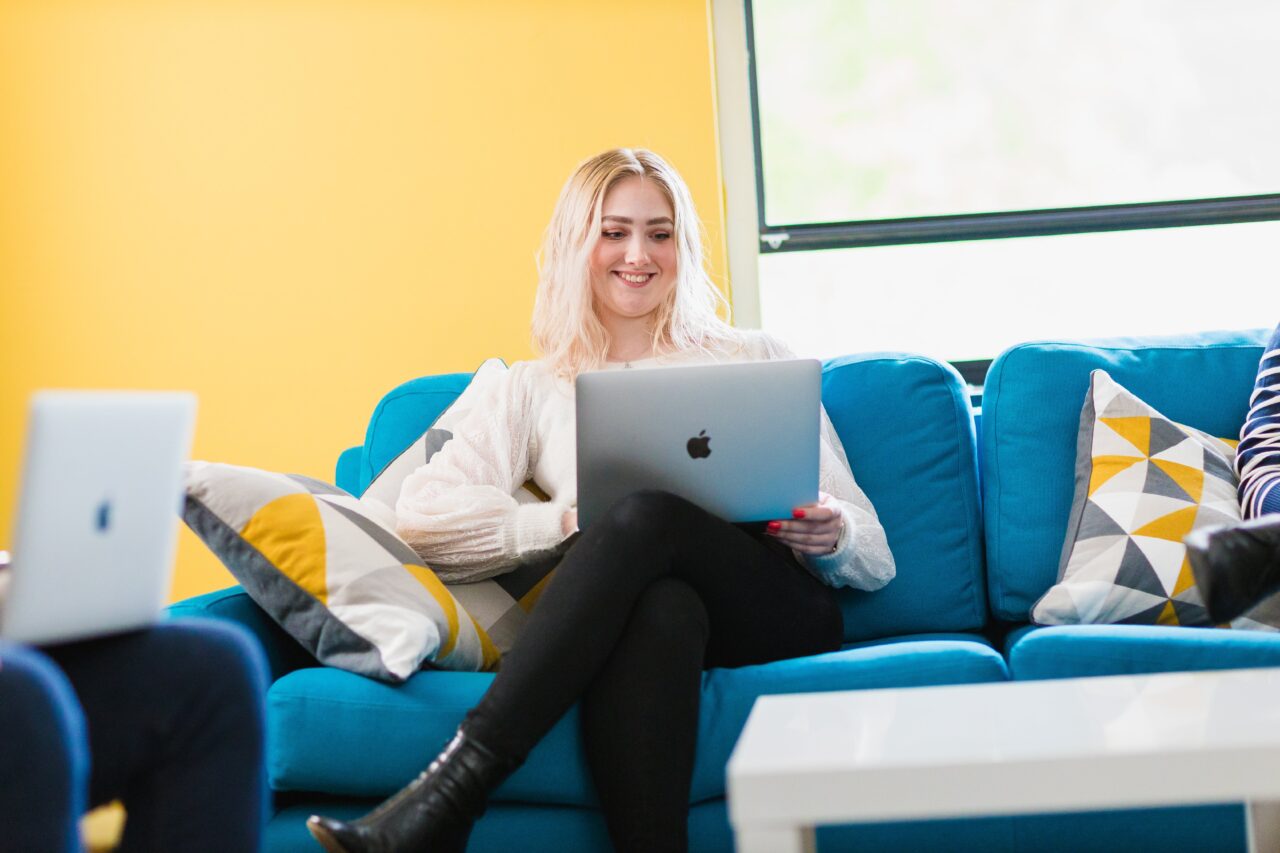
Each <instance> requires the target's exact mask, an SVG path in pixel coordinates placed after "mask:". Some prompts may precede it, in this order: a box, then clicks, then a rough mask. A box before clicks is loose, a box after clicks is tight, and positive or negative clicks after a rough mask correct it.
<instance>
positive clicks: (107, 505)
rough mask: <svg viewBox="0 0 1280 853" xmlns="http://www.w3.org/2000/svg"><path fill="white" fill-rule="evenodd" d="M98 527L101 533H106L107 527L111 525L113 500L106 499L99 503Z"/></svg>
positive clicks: (97, 513)
mask: <svg viewBox="0 0 1280 853" xmlns="http://www.w3.org/2000/svg"><path fill="white" fill-rule="evenodd" d="M95 516H96V518H95V521H96V525H95V526H96V527H97V528H98V532H99V533H106V532H107V528H109V527H110V526H111V500H110V499H106V500H104V501H103V502H102V503H100V504H98V511H97V512H96V513H95Z"/></svg>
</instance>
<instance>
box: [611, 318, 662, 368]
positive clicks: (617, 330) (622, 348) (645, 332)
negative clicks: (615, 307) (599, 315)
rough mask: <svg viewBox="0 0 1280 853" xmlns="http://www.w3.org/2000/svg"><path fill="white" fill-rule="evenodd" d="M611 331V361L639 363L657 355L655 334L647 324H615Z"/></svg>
mask: <svg viewBox="0 0 1280 853" xmlns="http://www.w3.org/2000/svg"><path fill="white" fill-rule="evenodd" d="M608 331H609V352H608V355H606V356H605V357H606V358H607V359H608V360H609V361H639V360H640V359H642V358H650V357H652V356H653V355H655V353H654V351H653V333H652V331H651V330H650V329H649V328H648V324H647V323H645V322H642V321H641V322H629V323H617V324H613V327H612V328H609V329H608Z"/></svg>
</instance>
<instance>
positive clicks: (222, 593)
mask: <svg viewBox="0 0 1280 853" xmlns="http://www.w3.org/2000/svg"><path fill="white" fill-rule="evenodd" d="M168 613H169V616H171V617H186V616H196V617H204V618H212V619H227V620H230V621H232V622H237V623H239V624H240V625H241V626H242V627H244V628H246V629H248V630H249V632H250V633H251V634H253V635H254V636H255V637H257V638H258V642H259V644H261V646H262V650H263V652H265V653H266V657H267V664H268V665H269V666H270V667H271V680H272V681H273V682H274V681H275V680H276V679H277V678H280V677H281V676H283V675H287V674H288V673H290V672H293V671H294V670H295V669H302V668H304V667H311V666H319V665H320V664H319V663H318V662H317V661H316V659H315V657H314V656H312V654H311V653H310V652H308V651H307V650H306V649H304V648H303V647H302V646H301V644H299V643H298V641H297V640H295V639H293V637H291V636H289V634H288V633H286V632H285V630H284V629H283V628H281V627H280V626H279V625H277V624H276V622H275V620H273V619H272V618H271V617H270V616H268V615H267V614H266V612H265V611H264V610H263V609H262V608H260V607H259V606H258V605H257V604H255V603H254V601H253V599H252V598H250V597H249V594H248V593H247V592H245V591H244V589H243V588H241V587H239V586H233V587H228V588H227V589H220V590H217V591H216V592H209V593H205V594H204V595H197V596H194V597H192V598H188V599H185V600H183V601H178V602H175V603H174V604H171V605H169V608H168Z"/></svg>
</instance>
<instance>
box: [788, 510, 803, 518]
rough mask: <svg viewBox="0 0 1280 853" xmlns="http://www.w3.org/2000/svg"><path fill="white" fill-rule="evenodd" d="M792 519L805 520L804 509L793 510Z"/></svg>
mask: <svg viewBox="0 0 1280 853" xmlns="http://www.w3.org/2000/svg"><path fill="white" fill-rule="evenodd" d="M791 517H792V518H804V510H802V509H793V510H791Z"/></svg>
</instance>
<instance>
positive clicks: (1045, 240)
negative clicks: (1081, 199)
mask: <svg viewBox="0 0 1280 853" xmlns="http://www.w3.org/2000/svg"><path fill="white" fill-rule="evenodd" d="M1276 246H1280V222H1258V223H1250V224H1243V225H1208V226H1199V227H1195V228H1164V229H1155V230H1149V231H1112V232H1105V233H1098V234H1070V235H1066V236H1058V237H1023V238H1017V239H1009V240H978V241H972V242H960V243H931V244H923V245H906V246H877V247H872V248H859V249H835V250H829V251H818V252H782V253H778V254H770V255H763V256H762V257H761V258H760V307H761V317H762V325H763V327H764V328H765V329H766V330H767V331H769V332H770V333H772V334H774V335H776V336H778V337H780V338H782V339H783V340H785V341H787V342H788V343H789V344H790V345H791V346H792V347H793V348H794V349H796V350H797V351H798V352H799V353H800V354H801V355H806V356H815V357H818V358H826V357H830V356H835V355H841V354H844V353H852V352H867V351H878V350H894V351H908V352H916V353H922V354H925V355H930V356H933V357H934V358H938V359H942V360H949V361H955V360H967V359H979V358H991V357H993V356H995V355H997V354H999V352H1000V351H1001V350H1003V349H1005V348H1006V347H1008V346H1010V345H1012V344H1015V343H1019V342H1022V341H1028V340H1035V339H1038V338H1055V339H1057V338H1072V339H1074V338H1091V337H1113V336H1125V335H1157V334H1175V333H1179V332H1189V331H1203V330H1208V329H1247V328H1261V327H1271V326H1274V325H1275V324H1276V323H1277V322H1280V274H1278V273H1277V272H1276V270H1277V264H1276V249H1275V247H1276Z"/></svg>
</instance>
